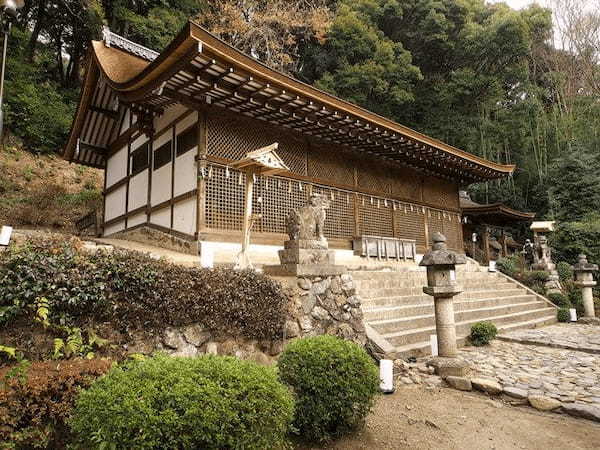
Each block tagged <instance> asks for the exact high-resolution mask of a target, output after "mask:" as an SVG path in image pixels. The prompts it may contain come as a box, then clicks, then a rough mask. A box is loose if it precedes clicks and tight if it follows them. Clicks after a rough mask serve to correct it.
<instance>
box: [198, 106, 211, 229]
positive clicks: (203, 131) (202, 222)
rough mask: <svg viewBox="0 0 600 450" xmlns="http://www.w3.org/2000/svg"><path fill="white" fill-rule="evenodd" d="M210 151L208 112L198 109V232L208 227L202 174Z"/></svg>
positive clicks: (204, 179)
mask: <svg viewBox="0 0 600 450" xmlns="http://www.w3.org/2000/svg"><path fill="white" fill-rule="evenodd" d="M207 153H208V142H207V125H206V112H204V111H198V157H197V158H198V161H197V164H198V175H199V176H198V183H197V186H196V188H197V190H198V191H197V192H198V193H197V196H198V203H197V205H196V232H197V233H200V232H201V231H203V230H204V229H205V228H206V178H205V177H203V176H200V175H201V174H202V173H205V175H206V169H207V163H206V155H207Z"/></svg>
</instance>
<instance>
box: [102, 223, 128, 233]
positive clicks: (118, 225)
mask: <svg viewBox="0 0 600 450" xmlns="http://www.w3.org/2000/svg"><path fill="white" fill-rule="evenodd" d="M124 229H125V221H124V220H122V221H121V222H118V223H115V224H113V225H110V226H108V227H105V228H104V236H110V235H111V234H114V233H118V232H119V231H123V230H124Z"/></svg>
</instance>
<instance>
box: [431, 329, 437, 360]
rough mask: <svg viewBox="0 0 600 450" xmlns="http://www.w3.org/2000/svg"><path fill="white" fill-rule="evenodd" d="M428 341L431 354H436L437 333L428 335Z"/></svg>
mask: <svg viewBox="0 0 600 450" xmlns="http://www.w3.org/2000/svg"><path fill="white" fill-rule="evenodd" d="M429 342H430V344H431V356H437V355H438V341H437V334H431V335H429Z"/></svg>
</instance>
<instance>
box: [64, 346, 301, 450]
mask: <svg viewBox="0 0 600 450" xmlns="http://www.w3.org/2000/svg"><path fill="white" fill-rule="evenodd" d="M293 415H294V403H293V398H292V395H291V392H290V391H289V390H288V389H287V388H286V387H285V386H283V385H282V384H281V383H280V382H279V380H278V379H277V375H276V372H275V370H274V369H272V368H269V367H263V366H259V365H257V364H255V363H252V362H248V361H241V360H238V359H236V358H231V357H217V356H203V357H200V358H170V357H167V356H162V355H159V356H155V357H153V358H148V359H145V360H143V361H139V362H136V361H134V362H130V363H128V364H127V365H125V366H122V367H116V368H114V369H112V370H111V371H110V372H109V373H108V374H107V375H106V376H105V377H103V378H101V379H99V380H98V381H96V382H95V383H94V384H93V385H92V386H91V387H90V388H89V389H88V390H87V391H84V392H83V393H82V394H81V395H80V396H79V398H78V399H77V402H76V407H75V411H74V415H73V419H72V421H71V426H72V429H73V431H74V433H76V435H77V437H78V441H79V443H80V444H81V445H82V446H83V447H84V448H90V449H92V448H97V449H100V448H136V449H166V448H202V449H222V448H244V449H265V448H282V447H284V446H285V445H286V436H287V433H288V430H289V426H290V423H291V421H292V419H293Z"/></svg>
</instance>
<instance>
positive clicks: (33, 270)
mask: <svg viewBox="0 0 600 450" xmlns="http://www.w3.org/2000/svg"><path fill="white" fill-rule="evenodd" d="M79 245H80V241H78V240H76V239H74V240H65V238H64V237H62V236H60V235H57V237H55V238H45V239H44V240H36V239H34V240H29V241H27V242H26V243H25V244H24V245H22V246H20V247H12V248H11V249H10V250H9V251H8V252H6V251H5V252H3V253H2V254H0V326H2V325H3V324H6V323H7V322H8V321H10V320H11V319H14V318H18V317H20V316H27V315H29V316H32V315H33V314H34V312H35V309H36V308H35V305H36V302H37V301H38V300H39V298H41V297H45V298H46V299H47V300H48V307H49V320H50V322H52V323H60V324H64V325H70V326H78V327H84V326H85V325H86V322H97V321H110V322H112V323H113V325H115V326H116V328H117V329H119V330H127V329H140V328H144V329H147V328H152V327H155V328H161V329H162V328H164V327H165V326H176V327H179V326H184V325H188V324H192V323H200V324H202V325H203V326H204V327H205V328H209V329H211V330H214V331H215V332H217V333H218V332H222V333H227V334H229V335H239V336H244V337H247V338H249V339H271V338H277V337H280V336H281V334H282V328H283V323H284V322H285V317H286V311H287V306H288V300H287V297H286V295H285V294H284V293H283V290H282V288H281V285H280V284H278V283H277V282H275V281H273V280H272V279H270V278H268V277H266V276H264V275H262V274H259V273H257V272H255V271H253V270H245V271H234V270H229V269H214V270H211V269H199V268H190V267H183V266H178V265H175V264H170V263H168V262H166V261H163V260H155V259H153V258H151V257H150V256H147V255H144V254H142V253H137V252H128V251H119V250H115V251H113V252H102V251H99V252H96V253H94V254H89V253H86V252H83V251H80V250H79Z"/></svg>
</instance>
